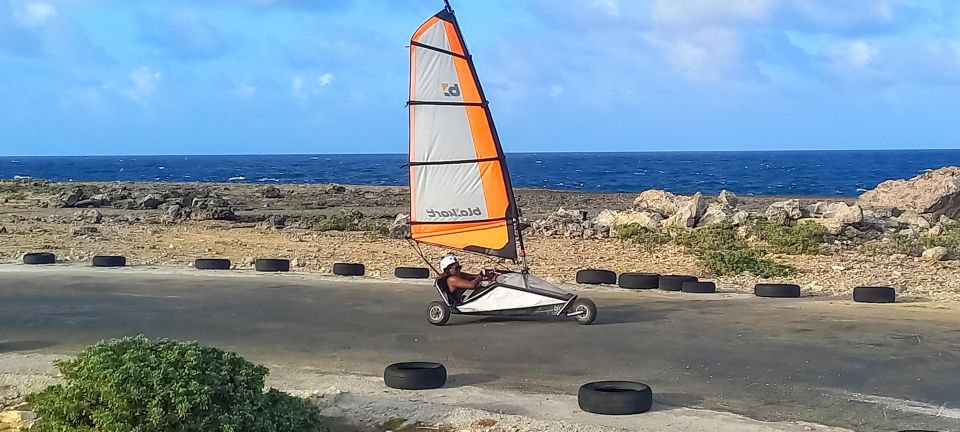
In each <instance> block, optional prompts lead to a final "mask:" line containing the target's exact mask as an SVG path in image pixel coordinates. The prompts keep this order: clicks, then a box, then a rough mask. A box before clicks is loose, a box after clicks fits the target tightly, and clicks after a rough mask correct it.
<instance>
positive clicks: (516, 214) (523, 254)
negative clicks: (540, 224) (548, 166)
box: [443, 0, 530, 273]
mask: <svg viewBox="0 0 960 432" xmlns="http://www.w3.org/2000/svg"><path fill="white" fill-rule="evenodd" d="M443 4H444V11H446V12H447V13H449V14H450V15H451V16H452V18H453V20H452V21H453V27H454V29H456V31H457V36H458V37H459V38H460V41H461V43H462V44H463V50H464V52H465V53H466V57H467V62H468V63H469V64H470V71H471V72H472V73H473V79H474V81H476V83H477V91H479V92H480V99H481V100H483V101H484V104H485V105H486V107H485V108H486V109H485V111H486V114H487V121H488V122H489V124H490V129H491V132H492V133H493V140H494V143H495V144H496V146H497V150H498V151H499V152H500V154H501V155H503V158H502V163H503V174H504V179H505V180H506V183H507V187H508V188H509V189H510V195H511V197H510V198H511V207H512V212H513V215H512V216H513V217H512V221H511V222H512V223H513V229H514V232H515V233H516V237H517V249H518V250H517V257H518V258H519V261H520V263H519V264H520V269H521V271H522V272H523V273H528V272H529V271H530V266H529V264H528V262H527V250H526V247H525V246H524V243H523V231H522V230H521V226H520V217H521V213H520V206H519V205H518V204H517V195H516V193H515V192H514V190H513V180H512V179H511V178H510V169H509V168H508V167H507V160H506V159H507V155H506V153H505V152H504V151H503V146H502V145H501V144H500V134H499V133H498V132H497V125H496V123H495V122H494V121H493V113H492V111H491V110H490V106H489V100H488V99H487V96H486V94H485V93H484V92H483V85H482V84H481V83H480V77H479V76H478V75H477V68H476V66H475V65H474V64H473V55H471V54H470V50H469V48H467V41H466V39H465V38H464V37H463V33H462V32H461V31H460V23H459V22H458V21H457V18H456V14H455V12H454V11H453V7H451V6H450V0H443Z"/></svg>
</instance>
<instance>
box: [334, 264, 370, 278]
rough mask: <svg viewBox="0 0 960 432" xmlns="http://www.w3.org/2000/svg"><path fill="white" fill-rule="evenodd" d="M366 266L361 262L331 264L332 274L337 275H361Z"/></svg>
mask: <svg viewBox="0 0 960 432" xmlns="http://www.w3.org/2000/svg"><path fill="white" fill-rule="evenodd" d="M365 272H366V267H364V265H363V264H355V263H335V264H334V265H333V274H335V275H338V276H363V274H364V273H365Z"/></svg>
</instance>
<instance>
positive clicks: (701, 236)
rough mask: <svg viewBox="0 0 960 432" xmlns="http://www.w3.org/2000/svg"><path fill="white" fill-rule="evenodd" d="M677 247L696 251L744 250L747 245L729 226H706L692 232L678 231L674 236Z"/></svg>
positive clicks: (733, 228) (734, 229) (735, 230)
mask: <svg viewBox="0 0 960 432" xmlns="http://www.w3.org/2000/svg"><path fill="white" fill-rule="evenodd" d="M676 241H677V243H678V244H679V245H681V246H684V247H686V248H687V249H690V250H691V251H692V252H694V254H696V253H697V251H711V250H731V249H744V248H746V247H747V244H746V243H745V242H744V241H743V239H741V238H740V235H739V234H737V229H736V228H735V227H733V226H732V225H729V224H716V225H708V226H705V227H702V228H697V229H695V230H693V231H680V232H678V233H677V235H676Z"/></svg>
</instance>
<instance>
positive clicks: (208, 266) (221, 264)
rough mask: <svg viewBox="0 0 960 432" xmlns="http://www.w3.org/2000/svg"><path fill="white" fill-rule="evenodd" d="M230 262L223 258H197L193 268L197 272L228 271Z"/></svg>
mask: <svg viewBox="0 0 960 432" xmlns="http://www.w3.org/2000/svg"><path fill="white" fill-rule="evenodd" d="M230 264H231V263H230V260H228V259H223V258H197V260H196V261H194V262H193V268H195V269H197V270H230Z"/></svg>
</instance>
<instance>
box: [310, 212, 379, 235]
mask: <svg viewBox="0 0 960 432" xmlns="http://www.w3.org/2000/svg"><path fill="white" fill-rule="evenodd" d="M313 229H315V230H317V231H366V232H371V233H376V234H382V235H386V234H387V232H388V229H387V226H386V225H385V224H383V223H380V222H377V221H376V220H373V219H366V218H364V217H363V215H362V214H360V213H359V212H342V213H335V214H332V215H329V216H325V217H324V218H322V219H320V220H319V221H318V222H317V223H315V224H314V225H313Z"/></svg>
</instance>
